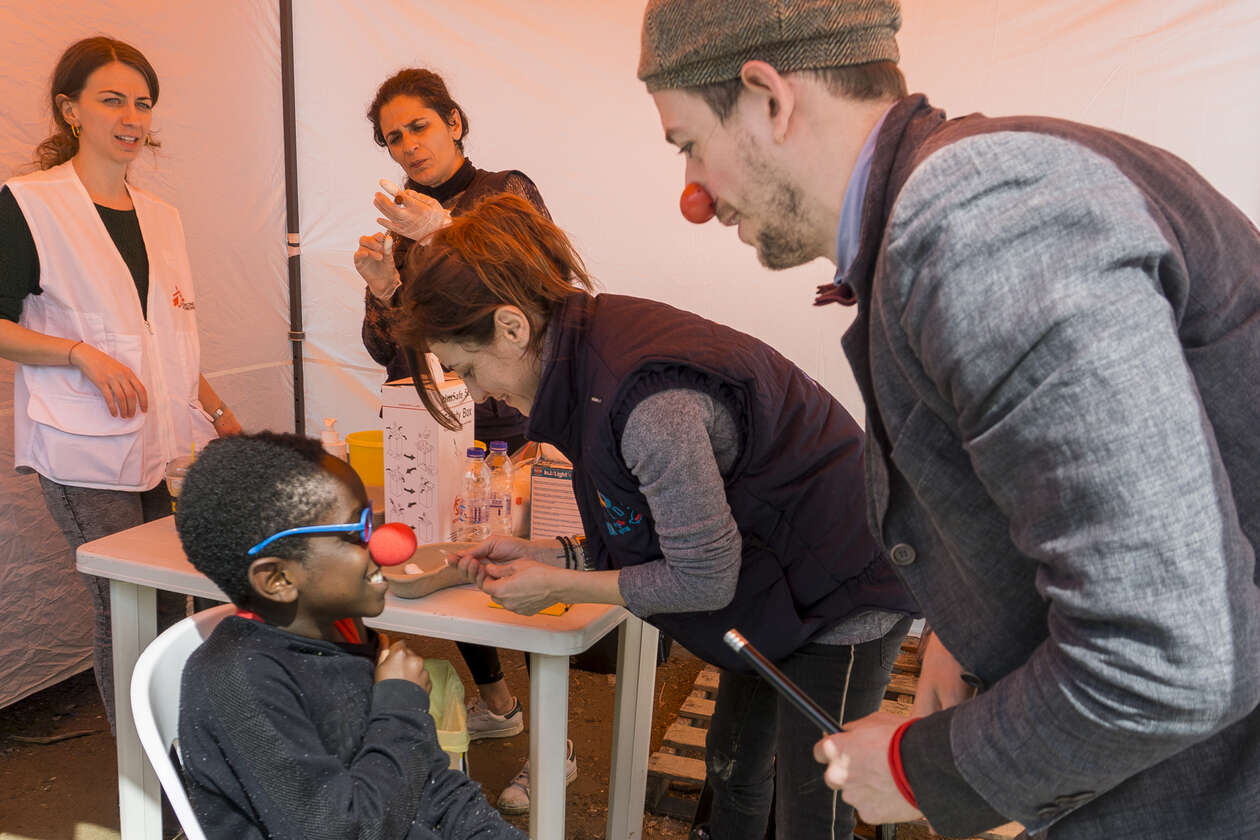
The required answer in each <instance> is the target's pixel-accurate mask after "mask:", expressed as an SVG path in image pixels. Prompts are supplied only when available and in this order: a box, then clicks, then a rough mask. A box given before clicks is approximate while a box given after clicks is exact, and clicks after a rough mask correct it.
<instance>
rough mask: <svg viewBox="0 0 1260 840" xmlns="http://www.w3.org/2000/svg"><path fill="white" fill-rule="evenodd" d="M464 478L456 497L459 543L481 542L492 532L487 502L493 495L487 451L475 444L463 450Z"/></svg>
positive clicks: (457, 538) (457, 537)
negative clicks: (487, 467) (486, 459)
mask: <svg viewBox="0 0 1260 840" xmlns="http://www.w3.org/2000/svg"><path fill="white" fill-rule="evenodd" d="M464 454H465V456H466V457H465V459H464V478H463V480H462V481H461V482H460V487H459V495H458V496H456V497H455V528H454V530H455V533H454V534H453V535H452V539H454V540H455V541H457V542H481V541H482V540H484V539H485V538H486V537H487V536H489V535H490V523H489V521H488V517H487V509H486V503H487V501H488V500H489V496H490V473H489V471H488V470H487V469H486V461H485V458H486V453H485V450H483V449H478V448H477V447H475V446H472V447H469V448H468V450H467V451H466V452H465V453H464Z"/></svg>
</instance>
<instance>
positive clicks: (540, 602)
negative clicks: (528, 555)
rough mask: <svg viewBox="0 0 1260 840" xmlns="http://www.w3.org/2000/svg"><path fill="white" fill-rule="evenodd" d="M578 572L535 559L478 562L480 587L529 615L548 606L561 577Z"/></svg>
mask: <svg viewBox="0 0 1260 840" xmlns="http://www.w3.org/2000/svg"><path fill="white" fill-rule="evenodd" d="M574 574H581V572H574V571H570V570H567V569H557V568H556V567H555V566H549V565H547V564H546V563H539V562H538V561H537V560H510V561H508V562H506V563H485V564H483V566H482V574H481V576H480V582H479V583H478V584H477V585H478V586H479V587H480V589H481V591H482V592H484V593H486V594H487V595H489V596H490V597H491V598H493V599H494V600H496V601H498V602H499V603H500V604H502V605H503V607H504V609H508V610H511V611H512V612H514V613H519V614H521V615H533V614H535V613H537V612H539V611H541V610H545V609H546V608H547V607H550V606H551V605H552V604H554V603H555V602H556V601H561V600H563V598H562V596H561V592H562V587H563V582H564V579H565V577H567V576H569V575H574Z"/></svg>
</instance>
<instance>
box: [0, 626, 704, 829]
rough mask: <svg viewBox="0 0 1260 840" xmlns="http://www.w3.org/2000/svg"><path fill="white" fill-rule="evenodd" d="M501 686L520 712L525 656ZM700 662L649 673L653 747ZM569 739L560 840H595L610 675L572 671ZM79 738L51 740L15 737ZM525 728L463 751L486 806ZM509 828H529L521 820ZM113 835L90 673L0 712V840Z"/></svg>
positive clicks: (110, 785) (108, 748)
mask: <svg viewBox="0 0 1260 840" xmlns="http://www.w3.org/2000/svg"><path fill="white" fill-rule="evenodd" d="M409 643H410V644H411V645H412V646H413V647H414V648H415V650H417V651H418V652H419V653H421V654H422V655H424V656H427V657H434V658H441V659H447V660H450V661H451V662H452V663H454V664H455V665H456V667H457V668H458V669H459V671H460V674H461V676H462V677H463V680H464V684H465V686H466V688H467V690H468V692H469V695H468V696H469V697H471V696H472V694H471V692H472V690H473V687H472V682H471V680H470V678H469V676H468V670H467V668H466V667H465V666H464V663H463V660H462V659H461V658H460V656H459V652H458V651H457V650H456V649H455V645H454V644H453V643H450V642H443V641H439V640H434V639H420V638H412V639H411V640H410V641H409ZM502 660H503V670H504V673H505V674H506V675H507V679H508V684H509V685H510V686H511V687H512V690H513V691H514V692H515V693H516V694H517V696H518V697H520V698H521V702H522V704H523V705H525V706H526V709H527V711H528V705H529V679H528V676H527V674H526V671H525V664H524V656H523V655H522V654H520V653H517V652H515V651H504V652H503V654H502ZM701 664H702V663H701V662H700V660H698V659H696V658H695V657H694V656H692V655H691V654H690V653H688V652H687V651H686V650H684V649H683V648H681V647H679V646H678V645H674V648H673V653H672V655H671V656H670V660H669V661H668V662H667V663H665V664H664V665H662V666H661V667H660V668H658V669H657V673H656V702H655V712H654V715H653V720H652V744H651V747H650V749H656V748H658V747H659V745H660V741H661V738H662V736H663V735H664V732H665V728H666V727H667V726H668V725H669V723H670V721H671V720H672V719H673V717H674V715H675V713H676V712H677V711H678V708H679V706H680V705H681V704H682V701H683V698H684V697H686V696H687V694H688V693H689V692H690V691H691V688H692V684H693V682H694V681H695V677H696V674H697V673H698V672H699V670H700V668H701ZM570 673H571V677H570V680H571V681H570V693H569V736H570V737H571V738H572V739H573V742H574V745H575V749H576V753H577V762H578V776H577V779H576V780H574V782H573V784H571V785H570V786H569V790H568V805H567V816H566V832H565V834H566V838H567V840H597V838H602V837H603V836H604V821H605V819H606V815H607V809H608V763H609V757H610V754H611V749H612V728H611V726H610V725H609V721H611V720H612V715H613V688H614V682H613V680H614V678H613V677H612V676H609V675H605V674H591V673H587V672H584V671H578V670H572V671H571V672H570ZM74 733H87V734H83V735H78V736H77V737H71V738H68V739H66V740H58V741H54V742H52V743H45V744H41V743H32V742H31V741H30V740H24V739H49V738H50V737H56V736H64V735H71V734H74ZM528 734H529V730H528V729H527V730H526V731H525V733H523V734H521V735H518V736H516V737H515V738H504V739H500V740H486V741H477V742H475V743H473V744H472V746H471V748H470V750H469V767H470V771H471V776H472V778H474V779H475V780H477V781H478V782H480V783H481V784H482V786H483V787H484V788H485V792H486V796H487V797H489V799H490V801H491V802H493V801H495V799H497V797H498V795H499V792H500V791H501V790H502V789H503V788H504V787H506V786H507V784H508V783H509V782H510V781H511V780H512V777H513V776H515V775H516V773H517V771H518V770H520V766H521V762H523V761H524V760H525V757H526V755H527V754H528V751H529V741H528ZM509 819H510V821H511V822H512V823H513V824H515V825H517V826H518V827H519V828H521V829H522V830H525V831H528V828H529V818H528V816H521V817H511V818H509ZM688 829H689V826H688V825H687V824H686V823H683V822H680V821H678V820H674V819H670V818H667V817H654V816H652V815H650V814H649V815H645V817H644V823H643V836H644V838H645V840H686V837H687V833H688ZM117 837H118V769H117V764H116V761H115V752H114V739H113V738H112V737H111V736H110V735H109V728H108V726H107V724H106V722H105V715H104V711H103V709H102V707H101V701H100V698H99V696H98V695H97V693H96V684H95V682H94V681H93V678H92V672H91V671H87V672H85V673H82V674H79V675H78V676H75V677H71V678H70V679H68V680H65V681H64V682H62V683H60V684H58V685H56V686H53V687H51V688H48V689H46V690H44V691H42V692H39V693H38V694H35V695H33V696H31V697H28V698H26V699H25V700H23V701H21V702H19V703H15V704H14V705H12V706H9V707H7V708H5V709H0V840H98V838H100V840H105V839H106V838H117Z"/></svg>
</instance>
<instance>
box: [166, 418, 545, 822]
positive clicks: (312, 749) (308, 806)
mask: <svg viewBox="0 0 1260 840" xmlns="http://www.w3.org/2000/svg"><path fill="white" fill-rule="evenodd" d="M175 521H176V526H177V528H178V530H179V537H180V541H181V542H182V543H183V546H184V551H185V552H186V553H187V555H188V558H189V560H191V561H192V564H193V565H194V566H196V567H197V569H198V570H199V571H201V572H202V573H204V574H205V575H206V576H207V577H209V578H210V579H211V580H213V581H214V582H215V584H217V585H218V586H219V588H220V589H222V590H223V591H224V592H225V593H226V594H227V595H228V597H229V598H231V599H232V602H233V603H234V604H235V605H236V606H237V607H238V611H237V613H236V615H235V616H229V617H228V618H226V619H224V620H223V622H222V623H220V624H219V625H218V627H216V628H215V630H214V632H213V633H212V634H211V635H210V637H209V638H208V639H207V640H206V641H205V643H204V644H203V645H202V646H201V647H200V648H199V649H198V650H197V651H196V652H194V653H193V655H192V656H191V657H190V658H189V660H188V664H187V667H186V668H185V670H184V678H183V684H182V689H181V694H180V709H179V751H180V758H181V759H182V761H183V766H184V777H185V784H186V786H187V788H188V798H189V799H190V800H191V802H192V806H193V810H194V812H195V813H196V815H197V819H198V821H199V822H200V824H201V827H202V829H203V830H204V831H205V833H206V835H207V836H208V837H211V838H220V837H224V838H226V837H230V838H233V840H236V839H237V838H262V837H268V838H330V840H331V839H332V838H335V840H345V838H352V837H362V838H382V840H388V838H399V839H400V840H401V838H407V840H421V838H425V840H428V839H429V838H450V839H451V840H454V838H477V840H482V838H485V839H486V840H490V839H491V838H522V840H523V838H524V835H523V834H522V833H521V832H519V831H517V830H516V829H515V828H513V827H511V826H510V825H508V824H507V823H505V822H504V821H503V819H502V817H500V816H499V814H498V812H497V811H496V810H495V809H494V808H492V807H491V806H490V804H489V803H488V802H487V801H486V798H485V796H484V795H483V794H482V793H481V788H480V786H479V785H477V784H476V783H475V782H473V781H471V780H469V779H468V777H467V776H465V775H464V774H463V773H461V772H459V771H458V770H452V769H450V768H449V767H448V758H447V755H446V754H445V753H444V752H442V749H441V747H439V746H438V742H437V731H436V729H435V726H434V722H433V718H432V717H431V716H430V715H429V712H428V707H429V695H428V688H429V686H430V682H429V675H428V673H427V672H426V671H425V669H424V660H423V659H422V658H421V657H419V656H418V655H416V654H414V653H412V652H411V651H409V650H408V649H407V648H406V646H405V645H404V644H403V643H402V642H401V641H398V642H395V643H394V644H392V645H390V644H389V643H388V641H387V640H385V639H384V637H383V636H380V635H378V634H377V633H376V632H375V631H372V630H369V629H367V628H366V627H364V625H363V622H362V620H361V619H362V617H363V616H374V615H379V614H380V612H381V610H383V609H384V608H385V580H384V578H383V577H382V575H381V571H380V568H379V567H378V566H377V565H376V563H375V562H374V561H373V560H372V559H371V556H370V555H369V553H368V548H367V545H366V543H367V539H368V537H369V536H370V534H371V522H372V510H371V505H370V504H369V502H368V498H367V493H366V491H365V490H364V488H363V483H362V482H361V481H360V480H359V477H358V476H357V475H356V474H355V473H354V471H353V470H352V469H350V467H349V466H348V465H347V464H346V463H345V462H344V461H340V460H338V459H336V458H333V457H332V456H329V455H327V454H325V453H324V452H323V450H322V449H321V448H320V445H319V442H318V441H315V440H310V439H307V438H302V437H297V436H294V435H281V434H271V433H262V434H258V435H242V436H238V437H225V438H221V439H219V440H215V441H213V442H211V443H210V444H209V445H208V446H207V447H206V449H205V451H204V452H203V453H202V454H201V455H199V456H198V458H197V460H196V462H195V463H194V464H193V465H192V468H191V469H190V470H189V472H188V477H187V480H186V481H185V483H184V487H183V492H182V493H181V495H180V498H179V509H178V513H177V514H176V517H175Z"/></svg>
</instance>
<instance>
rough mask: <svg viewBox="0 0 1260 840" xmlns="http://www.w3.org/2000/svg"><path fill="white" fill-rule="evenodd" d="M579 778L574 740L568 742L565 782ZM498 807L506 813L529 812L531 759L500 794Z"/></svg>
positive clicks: (526, 761) (527, 760) (566, 783)
mask: <svg viewBox="0 0 1260 840" xmlns="http://www.w3.org/2000/svg"><path fill="white" fill-rule="evenodd" d="M576 778H577V756H576V755H574V753H573V741H571V740H570V741H569V742H568V753H567V754H566V755H565V757H564V783H565V785H566V786H567V785H568V784H569V783H570V782H572V781H573V780H574V779H576ZM497 807H498V809H499V810H500V811H502V812H503V813H505V814H528V813H529V759H526V760H525V766H524V767H522V768H521V772H519V773H517V774H516V778H515V779H513V780H512V783H511V784H510V785H508V786H507V787H505V788H504V789H503V793H501V794H499V802H498V806H497Z"/></svg>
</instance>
